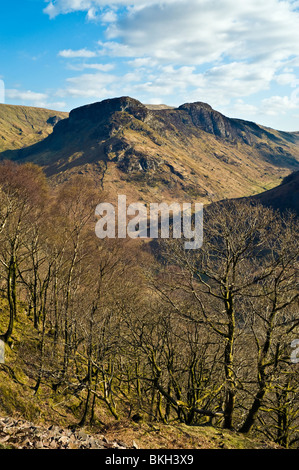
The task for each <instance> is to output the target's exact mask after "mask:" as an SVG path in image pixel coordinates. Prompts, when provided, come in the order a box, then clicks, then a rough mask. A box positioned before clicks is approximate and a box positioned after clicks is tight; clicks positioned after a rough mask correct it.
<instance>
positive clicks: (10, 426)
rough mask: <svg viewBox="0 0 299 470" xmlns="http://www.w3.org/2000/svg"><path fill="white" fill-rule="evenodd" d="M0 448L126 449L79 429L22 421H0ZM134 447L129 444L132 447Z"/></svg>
mask: <svg viewBox="0 0 299 470" xmlns="http://www.w3.org/2000/svg"><path fill="white" fill-rule="evenodd" d="M0 447H6V448H14V449H126V446H125V444H124V443H122V442H118V441H113V442H110V441H108V439H106V438H105V436H103V435H101V434H100V435H99V434H95V435H90V434H87V433H86V432H85V431H84V430H82V429H64V428H60V427H58V426H49V427H43V426H36V425H35V424H33V423H30V422H28V421H25V420H23V419H13V418H9V417H7V418H0ZM135 447H136V445H134V443H133V445H132V448H135Z"/></svg>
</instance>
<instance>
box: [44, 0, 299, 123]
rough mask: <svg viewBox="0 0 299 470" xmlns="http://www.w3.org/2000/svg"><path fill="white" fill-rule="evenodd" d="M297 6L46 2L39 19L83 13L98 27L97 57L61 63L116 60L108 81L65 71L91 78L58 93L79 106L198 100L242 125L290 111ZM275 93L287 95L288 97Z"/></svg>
mask: <svg viewBox="0 0 299 470" xmlns="http://www.w3.org/2000/svg"><path fill="white" fill-rule="evenodd" d="M298 5H299V1H298V0H296V1H292V0H263V1H260V0H246V1H243V2H236V1H235V0H213V1H212V0H163V1H162V0H112V1H111V2H107V0H51V1H48V5H47V7H46V9H45V12H46V13H47V14H48V15H49V16H50V17H51V18H54V17H55V16H57V15H59V14H67V13H71V12H74V11H82V12H85V13H86V15H87V19H88V20H91V21H98V22H101V29H100V28H99V39H100V40H99V41H98V48H97V50H96V52H93V51H89V50H88V49H79V50H78V51H73V50H71V49H68V50H64V51H60V53H59V55H60V56H61V57H65V58H73V57H74V58H76V57H82V58H84V57H85V58H89V57H95V56H97V57H99V56H101V57H102V58H103V59H104V62H106V57H105V56H107V57H108V58H114V59H117V58H118V59H122V60H123V61H122V62H121V60H119V61H118V62H117V61H116V60H115V61H114V62H115V63H117V64H118V65H119V69H118V71H117V72H115V74H113V75H112V74H108V73H101V72H110V71H111V70H113V69H112V67H111V66H110V65H108V64H107V65H105V67H104V65H102V64H69V65H68V68H71V69H72V70H77V71H83V70H85V69H90V70H92V69H93V70H95V71H96V72H98V73H93V74H92V73H90V74H83V75H80V76H78V77H72V78H69V79H68V80H67V85H66V89H65V90H60V93H61V94H63V93H65V94H66V95H67V96H74V97H79V96H80V97H83V98H84V97H85V98H86V99H89V98H92V99H96V98H98V99H102V98H103V97H107V96H108V97H111V96H119V95H121V94H129V95H131V96H134V97H136V98H138V99H140V100H142V101H144V102H148V103H153V100H154V98H153V97H156V99H157V101H159V102H164V103H165V102H166V104H171V105H178V104H181V103H183V102H186V101H199V100H200V101H205V102H208V103H210V104H211V105H212V106H213V107H215V108H216V109H217V108H218V109H219V108H221V107H222V108H225V107H227V109H229V106H231V110H232V112H233V113H237V112H240V114H241V115H242V117H244V118H246V116H245V114H246V113H248V115H250V116H254V115H255V113H257V116H258V115H260V114H259V113H260V112H263V113H264V115H268V116H274V115H279V112H280V111H279V110H283V109H284V110H287V109H288V110H290V111H292V110H293V109H294V106H295V105H294V99H293V98H292V97H291V92H292V89H294V88H295V87H296V86H297V88H298V83H297V82H298V80H297V78H296V67H299V51H298V43H299V28H298V24H299V12H298V11H296V9H295V8H298ZM103 31H104V34H105V36H104V38H103ZM100 34H101V36H100ZM130 68H131V70H130ZM120 69H121V71H120ZM104 77H105V78H104ZM84 80H85V81H86V82H85V83H84ZM280 87H289V89H290V92H289V94H290V96H289V97H288V96H287V95H288V90H287V89H285V88H284V89H283V91H281V89H280ZM265 91H267V95H266V96H268V97H267V98H265V95H263V92H265ZM257 94H260V95H259V99H260V103H258V101H254V104H253V103H252V101H251V100H250V98H249V97H251V96H254V95H257ZM298 94H299V93H298ZM271 95H272V97H271ZM280 95H286V96H280ZM269 96H270V98H269ZM296 96H297V95H296ZM263 98H264V100H262V99H263ZM296 99H297V98H296ZM296 106H297V105H296ZM271 107H272V108H271Z"/></svg>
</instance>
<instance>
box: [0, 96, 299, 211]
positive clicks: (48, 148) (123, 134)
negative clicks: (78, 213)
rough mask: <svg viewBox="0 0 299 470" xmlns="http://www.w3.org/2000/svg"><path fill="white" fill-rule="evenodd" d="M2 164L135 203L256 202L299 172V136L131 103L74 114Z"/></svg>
mask: <svg viewBox="0 0 299 470" xmlns="http://www.w3.org/2000/svg"><path fill="white" fill-rule="evenodd" d="M0 159H2V160H3V159H12V160H15V161H18V162H20V163H23V162H26V161H31V162H33V163H37V164H39V165H41V166H42V167H43V168H44V170H45V172H46V174H47V176H48V177H49V178H51V180H52V181H53V184H57V183H59V182H61V181H64V180H65V179H68V178H69V177H70V176H71V175H73V174H74V173H75V174H76V173H79V174H88V175H89V176H92V177H93V178H94V179H96V180H97V181H98V183H99V186H101V187H102V188H104V189H105V190H107V191H108V193H111V194H113V193H115V191H120V190H122V191H123V190H126V191H127V193H128V196H129V199H130V198H131V199H135V200H136V198H138V199H141V200H149V199H151V200H153V199H157V198H158V199H160V200H162V199H163V200H169V201H171V200H174V199H178V198H180V199H183V200H187V199H188V200H190V199H192V200H194V199H197V200H198V199H199V198H200V199H201V200H202V201H203V202H207V201H212V200H215V199H216V200H219V199H222V198H231V197H232V198H233V197H244V196H252V195H254V194H257V193H261V192H263V191H265V190H267V189H271V188H272V187H274V186H277V185H278V184H279V182H280V181H281V180H282V179H283V178H284V177H286V176H287V175H288V174H290V173H292V172H293V171H295V170H296V169H297V168H299V133H291V132H290V133H286V132H282V131H276V130H273V129H270V128H266V127H264V126H260V125H258V124H256V123H253V122H250V121H244V120H240V119H235V118H228V117H226V116H224V115H223V114H221V113H219V112H218V111H216V110H214V109H213V108H212V107H211V106H210V105H209V104H207V103H204V102H200V101H198V102H195V103H185V104H183V105H181V106H179V107H178V108H173V107H166V106H165V105H162V107H161V106H159V107H158V108H157V107H155V106H154V107H153V105H144V104H142V103H141V102H140V101H138V100H136V99H134V98H131V97H128V96H123V97H119V98H110V99H107V100H103V101H100V102H96V103H91V104H88V105H84V106H81V107H79V108H75V109H74V110H72V111H71V112H70V113H69V115H68V116H66V117H65V118H64V119H60V120H59V121H58V122H57V123H56V124H55V125H54V127H53V132H52V133H50V134H49V135H48V136H46V137H45V138H44V139H42V140H40V141H39V142H37V143H33V145H30V146H27V147H25V148H21V149H15V150H7V151H4V152H2V153H0Z"/></svg>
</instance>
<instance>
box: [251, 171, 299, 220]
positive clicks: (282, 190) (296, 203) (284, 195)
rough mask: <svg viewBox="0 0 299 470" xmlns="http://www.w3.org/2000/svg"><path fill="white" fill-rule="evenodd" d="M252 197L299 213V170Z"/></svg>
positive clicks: (277, 207) (269, 204)
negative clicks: (278, 183)
mask: <svg viewBox="0 0 299 470" xmlns="http://www.w3.org/2000/svg"><path fill="white" fill-rule="evenodd" d="M250 199H251V200H252V201H256V202H259V203H261V204H263V205H264V206H270V207H272V208H273V209H279V210H280V211H285V210H291V211H293V212H295V213H297V214H298V215H299V171H296V172H294V173H292V174H291V175H289V176H287V177H286V178H285V179H284V180H283V181H282V183H281V184H280V185H279V186H277V187H275V188H272V189H270V190H269V191H265V192H263V193H261V194H257V195H256V196H253V197H252V198H250Z"/></svg>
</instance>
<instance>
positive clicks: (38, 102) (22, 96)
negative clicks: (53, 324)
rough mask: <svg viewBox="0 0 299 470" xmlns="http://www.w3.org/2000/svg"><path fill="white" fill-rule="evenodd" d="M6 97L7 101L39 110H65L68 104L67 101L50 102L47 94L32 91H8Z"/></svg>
mask: <svg viewBox="0 0 299 470" xmlns="http://www.w3.org/2000/svg"><path fill="white" fill-rule="evenodd" d="M5 97H6V98H7V100H8V101H9V100H16V101H18V102H19V103H21V104H24V105H26V106H33V107H38V108H47V109H56V110H65V109H66V108H67V103H66V102H65V101H54V102H52V101H51V100H49V95H48V94H47V93H38V92H35V91H31V90H19V89H16V88H10V89H6V93H5Z"/></svg>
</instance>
